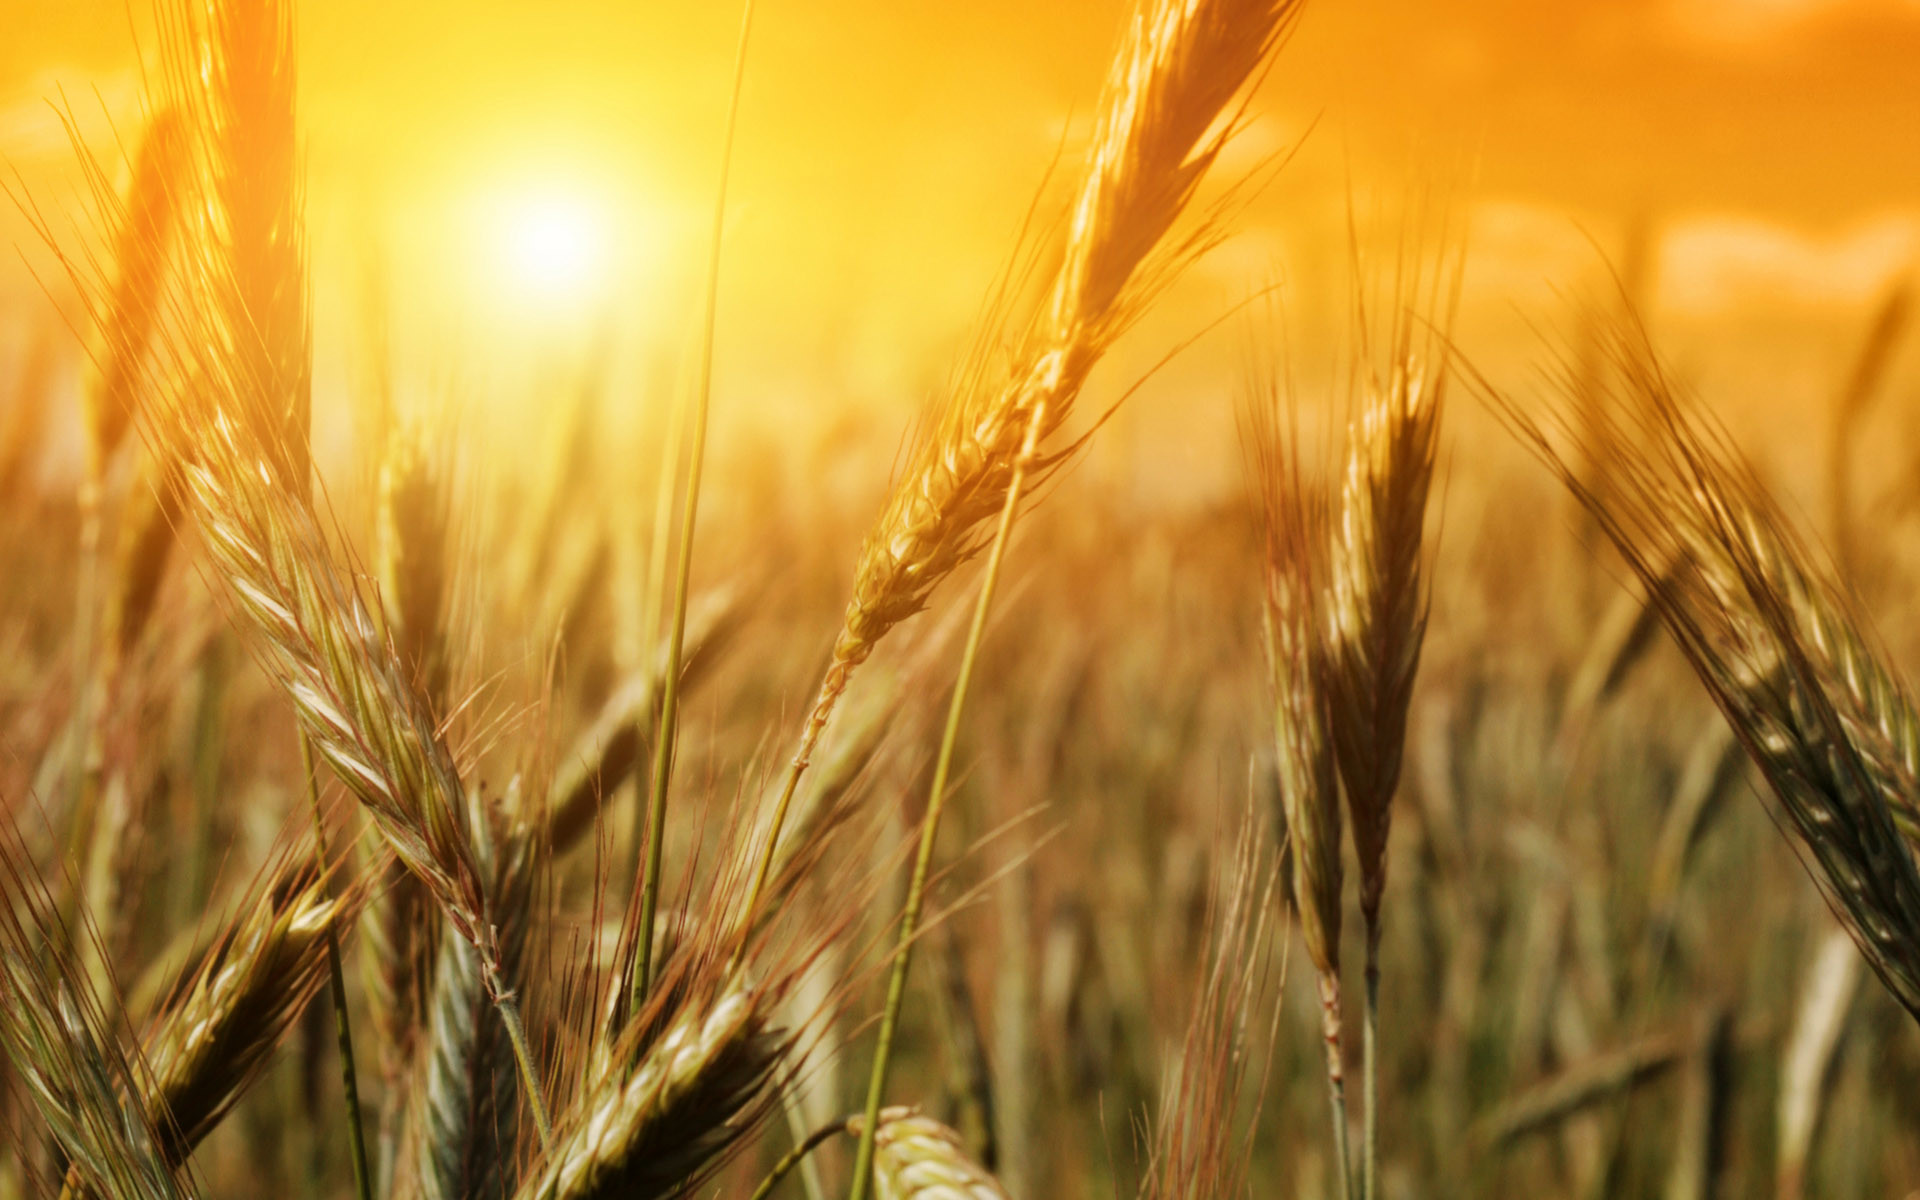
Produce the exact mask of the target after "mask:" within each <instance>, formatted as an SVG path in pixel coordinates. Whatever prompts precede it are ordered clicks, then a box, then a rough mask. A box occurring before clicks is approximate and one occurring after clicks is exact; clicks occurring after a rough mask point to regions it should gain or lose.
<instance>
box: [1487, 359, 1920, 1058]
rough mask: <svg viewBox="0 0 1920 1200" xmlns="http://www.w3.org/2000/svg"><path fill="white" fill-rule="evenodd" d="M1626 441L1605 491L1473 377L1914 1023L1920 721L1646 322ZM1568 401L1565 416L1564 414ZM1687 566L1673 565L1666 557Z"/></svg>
mask: <svg viewBox="0 0 1920 1200" xmlns="http://www.w3.org/2000/svg"><path fill="white" fill-rule="evenodd" d="M1610 351H1611V353H1612V355H1613V356H1614V358H1615V360H1616V363H1617V365H1618V366H1619V368H1620V370H1619V371H1618V374H1619V376H1620V378H1621V379H1622V380H1623V381H1624V383H1623V385H1622V387H1623V393H1624V394H1623V395H1621V396H1618V397H1616V398H1615V404H1614V408H1613V411H1614V412H1615V413H1616V414H1617V413H1620V412H1622V411H1624V412H1626V413H1629V414H1633V415H1632V416H1630V417H1621V416H1618V415H1616V416H1614V417H1613V418H1612V419H1613V420H1614V421H1615V422H1616V423H1618V422H1622V421H1625V420H1631V421H1633V422H1635V425H1634V427H1633V433H1634V435H1635V436H1632V437H1624V436H1623V437H1619V438H1616V439H1614V441H1615V443H1616V444H1619V445H1627V446H1631V447H1632V449H1630V450H1628V451H1626V452H1625V453H1623V455H1622V456H1621V458H1620V460H1619V461H1618V462H1617V463H1616V469H1615V471H1614V474H1613V477H1612V479H1611V480H1610V486H1609V488H1608V490H1607V492H1606V493H1605V494H1604V496H1603V495H1600V494H1596V493H1595V492H1594V491H1593V490H1591V489H1590V488H1588V487H1587V486H1586V485H1585V484H1584V483H1583V482H1582V481H1581V479H1580V478H1579V476H1578V474H1577V473H1576V472H1575V471H1574V470H1573V468H1572V467H1571V466H1570V464H1569V462H1568V459H1567V457H1566V456H1563V455H1562V454H1561V453H1560V452H1559V451H1558V449H1557V448H1556V446H1555V442H1554V439H1553V438H1552V437H1551V436H1550V434H1549V431H1548V428H1547V427H1546V426H1543V425H1542V423H1541V422H1540V421H1538V420H1536V419H1535V418H1534V417H1532V416H1530V415H1529V414H1527V413H1525V412H1522V411H1521V410H1520V408H1519V407H1518V406H1517V405H1516V404H1515V403H1514V402H1513V401H1511V400H1509V399H1507V398H1506V397H1504V396H1502V395H1501V394H1500V393H1499V392H1498V391H1496V390H1495V389H1493V388H1491V387H1490V386H1489V385H1487V384H1486V382H1485V380H1484V379H1482V378H1480V377H1478V376H1476V377H1475V386H1476V389H1477V390H1479V391H1480V392H1481V393H1482V394H1483V395H1485V396H1487V397H1488V398H1489V399H1490V400H1491V401H1492V403H1493V404H1494V406H1495V408H1496V410H1497V411H1498V413H1499V414H1500V415H1501V416H1502V418H1503V419H1504V420H1505V421H1506V422H1507V424H1508V425H1509V427H1510V428H1512V429H1513V431H1514V432H1515V433H1516V434H1517V435H1518V436H1519V437H1520V438H1521V440H1522V441H1523V443H1525V444H1526V445H1527V447H1528V448H1529V449H1531V450H1532V451H1533V452H1534V453H1535V454H1536V455H1537V456H1538V457H1539V458H1540V459H1541V461H1542V462H1543V463H1545V464H1546V466H1547V467H1548V469H1549V470H1551V471H1552V472H1553V473H1554V474H1555V475H1556V476H1557V477H1558V478H1559V479H1560V480H1561V481H1562V482H1563V483H1564V484H1565V485H1566V486H1567V487H1568V488H1570V489H1571V490H1572V492H1573V494H1574V495H1575V496H1576V497H1577V498H1578V499H1579V500H1580V502H1581V503H1582V504H1583V505H1585V506H1587V508H1588V509H1589V511H1591V512H1592V514H1593V516H1594V519H1595V521H1596V523H1597V524H1598V525H1599V527H1600V528H1601V530H1602V531H1603V532H1604V533H1605V534H1606V536H1607V538H1608V539H1609V540H1610V541H1611V542H1612V543H1613V545H1614V546H1615V547H1617V548H1618V549H1619V551H1620V553H1621V556H1622V557H1623V558H1624V559H1625V561H1626V563H1627V565H1628V566H1629V568H1630V569H1631V570H1632V571H1633V573H1634V574H1635V576H1636V577H1637V578H1638V580H1639V582H1640V584H1641V586H1642V587H1643V588H1645V590H1646V593H1647V597H1648V602H1649V603H1650V604H1652V605H1653V606H1654V609H1655V611H1656V612H1657V613H1658V614H1659V617H1660V620H1661V623H1662V624H1663V625H1665V626H1666V628H1667V631H1668V632H1669V633H1670V634H1671V635H1672V636H1673V639H1674V641H1675V642H1676V643H1677V644H1678V645H1679V647H1680V650H1681V652H1682V653H1683V654H1684V655H1685V657H1686V659H1687V662H1688V664H1689V665H1690V666H1691V667H1692V668H1693V671H1694V674H1695V675H1696V676H1697V677H1698V678H1699V679H1700V681H1701V683H1702V684H1704V685H1705V687H1706V689H1707V692H1708V694H1709V695H1710V696H1712V698H1713V700H1714V703H1715V704H1716V705H1718V706H1719V708H1720V711H1721V713H1722V714H1723V715H1724V716H1725V717H1726V719H1727V723H1728V724H1729V725H1730V726H1731V727H1732V729H1733V732H1734V734H1735V735H1736V736H1737V737H1738V738H1739V740H1740V743H1741V745H1742V746H1744V747H1745V748H1746V752H1747V755H1748V757H1749V758H1751V759H1752V760H1753V763H1754V765H1755V766H1756V767H1758V768H1759V770H1760V773H1761V775H1762V776H1763V777H1764V778H1765V779H1766V781H1767V784H1768V791H1769V792H1770V793H1771V795H1772V797H1773V800H1774V801H1775V804H1774V805H1773V812H1774V815H1775V817H1776V820H1777V823H1778V824H1779V825H1780V827H1781V829H1782V830H1783V831H1784V832H1786V833H1788V834H1789V835H1790V840H1791V843H1792V845H1793V847H1794V849H1795V851H1796V853H1798V854H1799V856H1800V859H1801V862H1802V864H1803V865H1804V866H1805V867H1806V868H1807V873H1808V874H1809V876H1811V878H1812V879H1813V882H1814V884H1815V885H1816V886H1817V887H1818V888H1819V889H1820V892H1821V894H1822V895H1823V896H1824V897H1825V898H1826V901H1827V904H1828V906H1829V907H1830V908H1832V910H1833V911H1834V913H1835V915H1836V916H1837V917H1838V918H1839V919H1840V921H1841V923H1842V924H1843V925H1844V926H1845V927H1846V929H1847V930H1848V932H1849V933H1851V934H1852V935H1853V939H1854V942H1855V944H1856V945H1858V946H1859V947H1860V950H1861V953H1863V954H1864V955H1865V956H1866V958H1867V961H1868V962H1869V963H1871V964H1872V966H1873V968H1874V970H1875V972H1876V973H1877V974H1878V975H1879V977H1880V980H1881V982H1882V983H1883V984H1884V985H1885V986H1886V988H1887V990H1888V991H1889V992H1891V993H1892V994H1893V996H1894V998H1895V999H1896V1000H1898V1001H1899V1002H1900V1004H1901V1005H1902V1006H1903V1007H1904V1008H1905V1009H1906V1010H1907V1011H1908V1012H1909V1013H1911V1014H1912V1015H1913V1016H1914V1017H1915V1019H1916V1020H1920V869H1916V861H1915V844H1916V842H1915V836H1916V833H1920V824H1917V823H1916V819H1915V818H1916V813H1920V774H1917V773H1916V767H1920V716H1916V711H1915V708H1914V704H1913V701H1912V697H1911V693H1910V692H1909V690H1908V688H1907V686H1906V683H1905V681H1904V680H1903V679H1901V677H1900V676H1899V674H1898V673H1897V672H1895V671H1894V670H1893V669H1892V668H1891V667H1890V666H1889V665H1888V662H1887V658H1886V655H1885V653H1884V652H1883V651H1882V650H1881V648H1880V647H1879V645H1878V643H1876V642H1875V641H1874V640H1873V638H1872V637H1871V636H1870V635H1869V634H1868V633H1867V632H1866V626H1865V624H1864V622H1863V621H1862V620H1861V619H1860V618H1859V617H1858V616H1857V615H1856V614H1855V612H1854V611H1853V608H1852V606H1851V604H1850V602H1849V601H1848V600H1847V597H1846V593H1845V591H1844V590H1843V589H1842V588H1841V587H1840V586H1839V584H1838V583H1836V582H1835V581H1834V579H1833V577H1832V575H1831V573H1830V571H1828V570H1827V569H1826V568H1825V567H1824V566H1823V565H1822V563H1821V562H1820V560H1819V559H1818V558H1816V556H1815V555H1814V554H1813V552H1812V551H1810V550H1809V549H1808V548H1807V546H1806V545H1805V544H1804V543H1803V542H1802V541H1801V540H1800V539H1799V537H1798V536H1797V535H1796V534H1795V532H1794V530H1793V527H1792V525H1791V524H1790V523H1789V522H1788V521H1787V519H1786V518H1785V516H1784V515H1783V514H1782V513H1781V512H1780V510H1779V508H1778V506H1777V505H1776V504H1775V503H1774V502H1773V500H1772V499H1771V498H1770V497H1769V496H1768V494H1767V492H1766V490H1765V488H1764V487H1763V486H1762V485H1761V483H1760V482H1759V480H1758V479H1757V478H1756V477H1755V475H1754V473H1753V471H1752V469H1751V468H1750V467H1749V466H1748V465H1747V464H1746V463H1745V461H1744V460H1743V459H1742V458H1741V457H1740V456H1739V454H1738V452H1737V451H1736V450H1735V449H1734V448H1733V447H1732V446H1731V445H1730V444H1728V443H1727V441H1726V440H1725V438H1724V435H1722V434H1721V433H1719V431H1718V430H1717V429H1716V428H1715V427H1714V426H1712V425H1711V424H1710V423H1709V421H1708V419H1707V418H1706V417H1705V416H1703V415H1701V414H1700V413H1699V412H1697V411H1694V410H1692V409H1690V408H1689V407H1688V406H1687V405H1686V404H1685V403H1684V402H1683V401H1682V400H1681V399H1680V398H1679V397H1678V396H1676V394H1675V392H1674V389H1673V387H1672V385H1671V384H1670V383H1669V381H1668V378H1667V376H1666V373H1665V370H1664V368H1663V367H1662V366H1661V364H1660V362H1659V360H1658V358H1657V357H1656V356H1655V354H1654V351H1653V348H1652V346H1651V344H1650V343H1649V342H1648V341H1647V339H1646V336H1645V334H1644V332H1643V331H1642V330H1640V329H1639V328H1638V327H1637V326H1630V325H1629V326H1623V327H1621V328H1618V329H1615V330H1614V331H1613V334H1612V337H1611V340H1610ZM1557 415H1558V414H1556V417H1557ZM1673 563H1678V564H1679V566H1678V567H1677V568H1672V569H1669V566H1668V564H1673Z"/></svg>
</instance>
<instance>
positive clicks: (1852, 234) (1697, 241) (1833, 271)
mask: <svg viewBox="0 0 1920 1200" xmlns="http://www.w3.org/2000/svg"><path fill="white" fill-rule="evenodd" d="M1916 263H1920V211H1911V212H1890V213H1885V214H1882V215H1879V216H1875V217H1870V218H1866V219H1863V220H1859V221H1856V222H1854V223H1853V224H1851V225H1848V226H1846V227H1845V228H1843V229H1841V230H1839V231H1837V232H1832V233H1824V234H1820V233H1809V232H1805V231H1802V230H1796V229H1792V228H1789V227H1787V226H1784V225H1779V224H1775V223H1771V222H1767V221H1763V220H1760V219H1757V218H1753V217H1746V216H1735V215H1724V214H1722V215H1708V216H1700V217H1694V218H1690V219H1687V220H1685V221H1683V222H1679V223H1676V224H1673V225H1670V226H1669V227H1668V228H1667V231H1666V236H1665V237H1664V238H1663V240H1662V244H1661V248H1660V279H1661V288H1660V299H1661V303H1662V304H1663V305H1665V306H1667V307H1668V308H1670V309H1671V310H1673V311H1676V312H1681V313H1686V314H1689V315H1712V314H1718V313H1725V312H1730V311H1735V310H1740V309H1774V310H1780V309H1803V310H1804V309H1820V308H1830V307H1834V306H1848V305H1857V304H1861V303H1865V302H1868V301H1870V300H1871V299H1872V298H1873V297H1874V296H1876V295H1878V294H1880V293H1881V292H1882V291H1883V290H1884V289H1885V288H1886V287H1887V285H1888V283H1889V282H1890V281H1891V280H1892V279H1894V278H1895V277H1897V276H1898V275H1900V274H1902V273H1903V272H1910V271H1912V270H1914V268H1915V265H1916Z"/></svg>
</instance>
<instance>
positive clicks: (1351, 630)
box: [1327, 318, 1446, 1200]
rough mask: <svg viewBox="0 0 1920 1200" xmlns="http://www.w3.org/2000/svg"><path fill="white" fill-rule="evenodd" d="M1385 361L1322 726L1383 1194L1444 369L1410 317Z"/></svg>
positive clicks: (1346, 496)
mask: <svg viewBox="0 0 1920 1200" xmlns="http://www.w3.org/2000/svg"><path fill="white" fill-rule="evenodd" d="M1397 325H1398V328H1399V329H1400V331H1401V332H1400V334H1399V336H1398V337H1397V338H1396V341H1395V348H1394V354H1393V361H1392V363H1391V366H1390V367H1389V369H1388V371H1387V373H1386V377H1385V378H1384V379H1380V378H1375V379H1372V380H1370V381H1369V382H1368V385H1367V388H1368V390H1367V393H1366V395H1365V397H1364V399H1363V401H1362V407H1361V411H1360V414H1359V416H1358V419H1357V421H1356V422H1355V423H1354V427H1353V428H1351V429H1350V430H1349V438H1350V440H1351V444H1350V446H1349V449H1348V455H1347V468H1346V477H1345V480H1344V483H1343V486H1342V504H1341V515H1340V526H1339V531H1340V536H1339V539H1338V543H1337V549H1336V551H1335V556H1334V562H1333V564H1332V567H1331V570H1330V575H1331V582H1332V589H1333V603H1332V611H1331V613H1330V614H1329V615H1330V623H1331V634H1330V638H1329V640H1330V641H1331V643H1332V648H1331V651H1330V656H1331V659H1332V661H1331V664H1330V669H1329V670H1328V672H1327V682H1328V698H1329V705H1328V712H1329V720H1328V729H1329V732H1330V734H1331V735H1332V739H1333V747H1334V758H1335V761H1336V763H1337V764H1338V765H1339V769H1340V780H1341V784H1342V786H1343V788H1344V790H1345V792H1346V797H1347V812H1348V815H1349V816H1350V817H1351V818H1352V826H1353V846H1354V851H1355V857H1356V858H1357V859H1358V861H1359V865H1360V915H1361V918H1362V920H1363V921H1364V922H1365V924H1366V935H1367V939H1366V976H1365V979H1366V996H1365V1007H1364V1016H1363V1019H1362V1025H1361V1046H1362V1057H1363V1063H1362V1069H1361V1081H1362V1082H1361V1106H1362V1110H1363V1116H1362V1130H1363V1133H1362V1144H1361V1154H1360V1161H1361V1190H1362V1194H1363V1195H1364V1196H1366V1197H1367V1198H1368V1200H1373V1198H1374V1197H1377V1196H1378V1195H1379V1194H1380V1180H1379V1161H1380V1139H1379V1128H1380V1126H1379V1033H1380V901H1381V897H1382V896H1383V895H1385V893H1386V886H1387V835H1388V831H1389V829H1390V827H1391V824H1392V817H1393V794H1394V790H1395V789H1396V788H1397V787H1398V786H1399V782H1400V764H1401V758H1402V755H1403V753H1404V749H1405V745H1406V737H1407V708H1408V705H1409V703H1410V702H1411V700H1412V698H1413V680H1414V675H1415V673H1416V672H1417V671H1418V669H1419V666H1420V648H1421V644H1422V641H1423V640H1424V638H1425V635H1426V628H1427V603H1428V601H1427V587H1426V582H1425V579H1424V574H1423V572H1422V569H1421V555H1422V537H1423V533H1424V530H1425V525H1426V517H1427V496H1428V493H1429V492H1430V491H1431V490H1432V484H1433V473H1434V463H1435V461H1436V455H1437V448H1438V442H1439V431H1440V413H1441V408H1442V404H1443V400H1444V397H1445V388H1446V366H1445V361H1444V359H1442V360H1441V362H1440V364H1439V366H1438V368H1437V371H1436V373H1435V374H1433V375H1432V376H1431V377H1429V376H1428V375H1426V374H1424V373H1423V367H1422V364H1421V363H1419V362H1418V361H1417V360H1416V359H1415V358H1414V355H1413V352H1412V348H1411V345H1410V344H1409V334H1408V330H1409V329H1410V327H1411V319H1410V318H1403V319H1402V321H1401V322H1398V323H1397Z"/></svg>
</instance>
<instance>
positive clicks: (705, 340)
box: [627, 0, 753, 1014]
mask: <svg viewBox="0 0 1920 1200" xmlns="http://www.w3.org/2000/svg"><path fill="white" fill-rule="evenodd" d="M752 32H753V0H747V2H746V5H745V6H744V8H743V10H742V12H741V15H740V44H739V46H738V48H737V49H736V50H735V51H734V57H733V96H732V98H731V99H730V100H729V101H728V102H727V131H726V135H725V137H724V139H723V141H722V144H721V151H720V186H719V189H718V194H717V195H716V196H715V197H714V203H713V236H712V239H711V241H710V244H709V246H708V252H707V253H708V257H707V306H706V327H705V329H704V330H703V331H702V334H701V338H700V377H699V379H698V380H697V381H696V383H695V385H694V406H693V450H692V453H691V454H690V455H689V456H688V461H687V493H686V504H685V507H684V508H682V510H681V521H680V571H679V578H678V579H677V580H676V581H675V583H674V589H673V635H672V637H671V639H670V641H669V645H668V649H667V677H666V686H665V688H664V689H663V690H662V692H661V698H660V732H659V734H658V736H657V737H656V739H655V741H654V745H653V787H652V788H651V790H650V793H649V798H648V803H647V862H646V868H645V871H644V873H643V874H642V875H641V878H640V928H639V929H638V930H637V931H636V933H637V937H636V943H637V944H636V948H635V955H636V960H635V963H634V971H633V991H632V995H631V1002H630V1003H629V1004H628V1008H627V1011H628V1012H629V1013H630V1014H631V1013H637V1012H639V1011H640V1005H641V1003H642V1002H643V1001H644V1000H645V999H646V995H647V988H648V986H649V985H650V984H651V983H652V978H651V977H652V973H653V922H654V915H655V913H656V911H657V910H658V907H659V903H660V856H661V843H662V842H664V841H665V840H666V839H665V837H664V836H662V835H663V834H664V833H665V831H666V822H667V785H668V783H669V782H670V780H671V779H672V776H673V743H674V729H675V725H676V723H677V722H678V720H679V717H680V659H681V655H682V654H683V653H684V651H685V648H686V640H687V585H688V580H689V579H690V577H691V576H692V574H693V529H694V523H695V520H696V519H697V517H698V515H699V512H700V474H701V467H702V465H703V462H704V460H705V458H706V453H707V409H708V406H709V403H710V401H711V394H712V391H713V327H714V317H715V310H716V309H717V308H718V307H719V303H720V247H721V242H722V235H723V233H724V232H725V230H726V218H727V181H728V177H729V176H730V175H731V174H732V173H733V137H734V131H735V129H736V127H737V126H738V124H739V120H740V91H741V84H742V81H743V80H744V79H745V77H746V72H747V38H748V36H749V35H750V34H751V33H752Z"/></svg>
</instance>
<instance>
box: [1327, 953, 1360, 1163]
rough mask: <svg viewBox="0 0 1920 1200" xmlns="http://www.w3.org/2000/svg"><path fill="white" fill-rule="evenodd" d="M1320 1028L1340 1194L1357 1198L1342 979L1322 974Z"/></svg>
mask: <svg viewBox="0 0 1920 1200" xmlns="http://www.w3.org/2000/svg"><path fill="white" fill-rule="evenodd" d="M1320 1029H1321V1034H1322V1037H1323V1039H1324V1041H1325V1042H1326V1049H1327V1102H1328V1104H1329V1105H1330V1106H1331V1107H1332V1109H1333V1153H1334V1157H1335V1158H1336V1159H1338V1169H1339V1172H1340V1195H1341V1196H1343V1197H1345V1200H1353V1160H1352V1158H1351V1157H1350V1156H1349V1153H1348V1150H1347V1078H1346V1069H1345V1067H1343V1066H1342V1065H1341V1061H1340V1057H1341V1055H1340V981H1339V980H1338V979H1337V978H1335V977H1333V976H1330V975H1325V974H1323V975H1321V976H1320Z"/></svg>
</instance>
